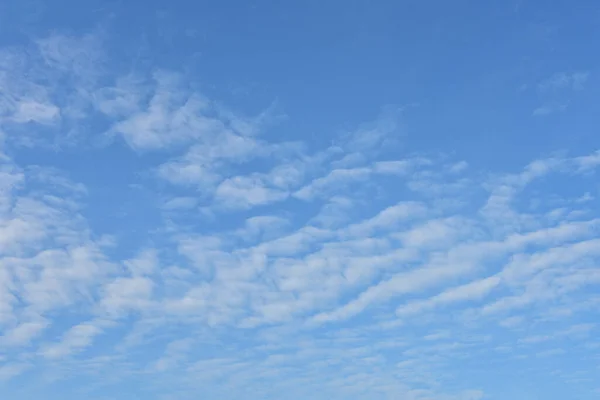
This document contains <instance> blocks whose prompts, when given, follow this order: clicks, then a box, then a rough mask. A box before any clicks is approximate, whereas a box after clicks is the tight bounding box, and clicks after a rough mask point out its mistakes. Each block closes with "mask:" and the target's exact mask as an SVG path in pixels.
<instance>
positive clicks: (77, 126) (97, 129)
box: [0, 35, 600, 400]
mask: <svg viewBox="0 0 600 400" xmlns="http://www.w3.org/2000/svg"><path fill="white" fill-rule="evenodd" d="M107 57H108V55H107V52H106V51H104V50H103V49H102V43H101V40H100V39H99V38H98V37H96V36H93V35H92V36H84V37H82V38H77V37H68V36H60V35H53V36H50V37H48V38H46V39H43V40H41V41H38V42H36V43H34V44H32V47H31V49H29V50H28V51H25V50H23V49H20V50H19V49H9V50H5V51H3V52H2V53H1V57H0V63H1V64H0V65H1V66H2V71H3V72H2V74H0V84H2V85H3V88H6V89H5V91H6V95H5V96H4V97H3V98H2V100H1V103H0V115H1V116H0V118H1V121H0V124H1V128H2V131H3V132H4V135H5V136H6V143H5V144H3V147H2V149H3V150H6V154H2V155H1V159H0V163H1V165H0V253H1V257H0V350H1V351H0V354H1V356H0V378H2V379H10V378H12V377H14V376H17V375H19V374H22V373H24V372H25V371H26V370H27V369H28V368H32V366H35V369H36V371H37V370H39V371H42V372H43V371H59V370H60V374H59V375H61V376H62V378H61V379H71V380H72V379H76V378H78V377H80V376H83V375H86V376H90V375H89V374H95V373H101V374H102V376H106V377H110V379H114V382H123V380H124V379H127V378H128V377H130V376H133V375H135V376H136V377H141V378H143V379H145V381H144V382H146V383H147V385H148V388H149V390H152V391H153V393H155V395H156V396H160V395H163V394H164V395H165V396H168V395H173V388H174V387H178V388H179V389H178V390H180V391H181V393H178V395H179V394H181V396H183V397H182V398H186V397H185V396H188V397H189V396H190V395H193V394H194V393H197V392H198V388H202V390H203V391H206V393H207V394H206V396H207V398H231V397H236V398H238V397H242V398H265V399H269V398H280V397H281V393H290V394H293V395H294V396H295V398H316V399H318V398H328V399H330V398H353V396H354V398H365V399H367V398H368V399H372V398H394V399H397V398H407V399H413V400H426V399H427V400H430V399H431V400H433V399H435V400H450V399H452V400H479V399H484V398H485V393H484V392H483V391H481V390H479V389H477V388H476V387H471V386H477V385H470V384H464V382H467V380H464V379H463V380H461V379H459V378H456V376H455V375H453V373H454V372H455V371H454V369H455V368H454V367H453V365H455V363H456V362H457V361H456V360H460V362H462V363H464V364H465V365H479V364H477V363H478V362H480V360H481V359H483V357H485V359H486V360H489V362H490V363H502V362H507V360H509V361H510V360H513V361H514V359H512V358H511V357H514V356H515V352H516V351H517V350H518V351H522V352H523V354H522V355H523V356H527V357H529V358H530V359H536V358H545V357H557V358H559V357H568V352H569V351H574V352H577V351H581V349H579V348H570V347H569V343H570V342H569V341H572V340H573V339H580V340H582V341H583V340H588V337H589V336H590V337H591V334H592V333H593V332H594V330H595V327H596V325H594V323H593V322H590V321H587V320H588V319H590V320H591V319H593V317H594V316H596V314H595V311H590V310H594V307H596V306H597V304H600V303H598V299H597V298H595V297H594V295H593V293H594V290H596V289H597V286H598V285H600V274H599V273H598V268H597V263H598V260H599V259H600V251H599V250H598V249H600V242H599V241H600V235H599V230H598V228H599V227H600V222H599V220H598V213H597V209H598V204H597V203H598V196H595V192H594V190H595V189H594V185H595V184H596V181H595V180H594V179H595V176H596V175H595V174H596V171H597V168H598V167H599V166H600V157H599V154H600V153H598V152H597V151H596V152H594V150H592V151H589V152H588V153H587V154H586V153H583V154H580V155H576V156H570V157H569V156H555V157H546V158H540V159H537V160H534V161H532V162H530V163H529V164H526V165H523V166H522V167H521V169H520V170H518V171H517V172H514V170H515V169H514V165H511V166H508V165H507V167H506V169H507V170H509V169H510V170H512V171H513V172H506V171H503V170H502V169H503V168H500V167H498V168H495V169H494V170H493V171H489V170H485V169H483V168H482V167H477V163H471V162H467V161H463V160H460V159H453V158H452V155H450V154H445V155H443V156H440V155H439V154H437V155H432V154H426V153H422V154H418V155H415V154H408V153H407V152H404V151H400V147H399V146H398V142H399V141H400V140H401V138H402V137H403V135H404V130H403V113H402V110H401V109H397V108H390V109H389V110H386V111H384V112H383V113H382V114H381V115H380V116H379V117H377V118H375V119H374V121H371V122H369V123H366V124H364V125H360V126H357V127H356V129H347V130H346V131H344V132H343V133H342V134H336V135H331V139H332V140H331V141H327V142H324V143H325V144H322V145H321V147H319V146H316V145H314V144H313V143H306V142H304V141H303V140H302V138H300V140H288V139H285V140H284V139H280V138H279V137H278V136H277V135H270V134H269V133H268V132H266V131H265V129H264V124H266V123H267V122H266V121H271V122H272V120H271V118H270V115H271V114H270V113H272V112H273V110H272V109H270V108H268V107H267V110H266V111H264V112H259V113H257V115H255V116H252V117H247V116H242V115H238V113H236V112H235V111H233V110H231V109H227V108H225V107H224V106H223V105H217V102H216V101H214V100H212V99H211V98H210V97H209V96H208V95H206V94H204V93H200V92H199V91H198V90H197V89H196V87H195V86H193V85H191V84H190V83H189V81H188V79H187V78H186V77H185V76H184V75H181V74H179V73H177V72H168V71H164V70H163V71H159V72H157V71H146V72H139V71H137V72H135V73H134V72H131V71H125V72H123V73H120V72H119V71H116V72H115V71H112V70H109V69H108V68H107V67H106V65H105V64H104V60H106V58H107ZM21 65H26V66H27V68H25V69H24V70H20V69H19V68H20V66H21ZM23 71H25V72H23ZM28 71H29V72H28ZM33 71H36V74H35V75H34V74H33ZM54 76H59V77H61V79H64V80H65V82H66V83H65V84H60V85H59V84H54V83H53V82H54V81H52V80H51V79H48V77H54ZM588 77H589V75H588V74H572V75H569V74H559V75H556V76H554V77H551V78H550V79H549V80H547V81H544V82H541V83H540V85H539V87H538V89H539V92H540V93H543V94H544V95H547V93H551V92H552V93H554V92H558V91H567V90H571V91H573V90H579V89H580V88H581V87H583V85H584V84H585V83H586V81H587V79H588ZM553 111H555V110H552V112H553ZM74 132H75V133H77V134H76V135H75V136H77V140H72V141H71V140H70V139H72V138H73V137H74V136H73V135H74ZM22 133H23V135H21V134H22ZM19 135H21V136H19ZM44 135H45V136H44ZM19 138H20V139H19ZM23 138H25V139H27V140H25V139H23ZM67 138H70V139H69V140H67ZM65 142H68V143H70V144H71V145H73V146H77V145H81V146H82V147H81V150H82V152H74V153H69V152H62V153H53V154H58V156H57V155H54V158H51V157H48V158H47V159H48V160H55V161H56V160H58V161H56V164H57V165H60V166H62V170H61V169H59V168H50V167H48V166H45V165H41V166H39V165H36V166H34V165H30V163H28V162H27V160H28V158H27V157H23V158H21V157H19V156H18V151H19V149H20V147H19V146H20V145H23V144H27V145H28V146H31V148H30V150H29V151H36V152H40V154H42V153H43V154H47V153H44V151H46V150H44V149H47V147H45V146H46V145H47V144H48V143H53V144H54V145H55V146H54V147H53V149H54V150H56V151H59V150H60V149H61V146H60V145H59V144H64V143H65ZM99 142H100V144H103V146H97V145H98V143H99ZM78 149H79V148H78ZM84 150H85V152H83V151H84ZM15 153H17V156H15V155H14V154H15ZM23 154H25V155H27V154H26V153H23ZM36 154H38V153H36ZM73 154H76V155H73ZM82 154H83V156H82ZM107 154H108V155H107ZM62 157H64V159H62ZM88 157H89V160H88V159H87V158H88ZM103 157H104V158H103ZM108 158H110V160H111V162H112V163H114V165H113V164H111V165H108V162H107V161H106V160H107V159H108ZM36 160H37V159H36ZM44 160H46V158H44V157H40V158H39V160H38V161H39V164H44V163H45V161H44ZM98 160H102V161H101V162H100V164H99V161H98ZM131 160H136V161H135V162H133V161H131ZM469 161H470V160H469ZM19 163H22V165H19ZM48 163H51V162H48ZM80 165H85V168H83V167H82V168H80ZM99 165H101V167H102V168H99ZM69 169H70V170H71V172H72V174H70V175H72V176H74V177H77V179H79V180H83V181H84V182H81V183H80V182H74V181H73V177H70V176H69V175H68V174H66V172H65V171H64V170H69ZM82 169H85V171H84V170H82ZM100 169H101V170H102V171H103V172H94V171H96V170H100ZM95 174H99V175H95ZM565 182H568V185H567V184H565ZM84 183H85V185H84ZM131 185H136V187H145V188H147V189H148V190H147V193H149V194H148V195H147V197H143V198H142V196H138V195H137V194H135V195H134V194H132V191H130V190H129V188H130V187H131ZM124 188H127V189H124ZM136 193H137V192H136ZM145 193H146V192H145ZM136 196H138V197H136ZM533 202H535V205H536V206H535V207H532V206H531V204H532V203H533ZM125 203H126V204H125ZM557 204H558V205H557ZM116 209H119V211H121V210H125V211H124V212H122V213H116V212H114V215H118V216H119V217H120V218H121V219H119V220H118V221H117V218H116V217H114V218H113V214H112V213H113V211H114V210H116ZM140 215H141V217H139V216H140ZM123 230H125V231H126V233H127V234H126V235H121V236H119V235H116V234H114V233H115V231H119V232H122V231H123ZM596 297H597V296H596ZM565 327H566V328H565ZM549 344H552V346H553V347H552V348H549V347H548V345H549ZM490 349H499V350H497V351H493V352H492V351H491V350H490ZM490 353H493V354H490ZM36 373H37V372H36ZM92 376H93V375H92ZM457 382H458V383H461V382H462V384H458V383H457ZM88 389H89V390H92V389H90V388H88ZM203 393H204V392H203ZM248 396H251V397H248ZM155 398H158V397H155ZM166 398H168V397H166Z"/></svg>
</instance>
